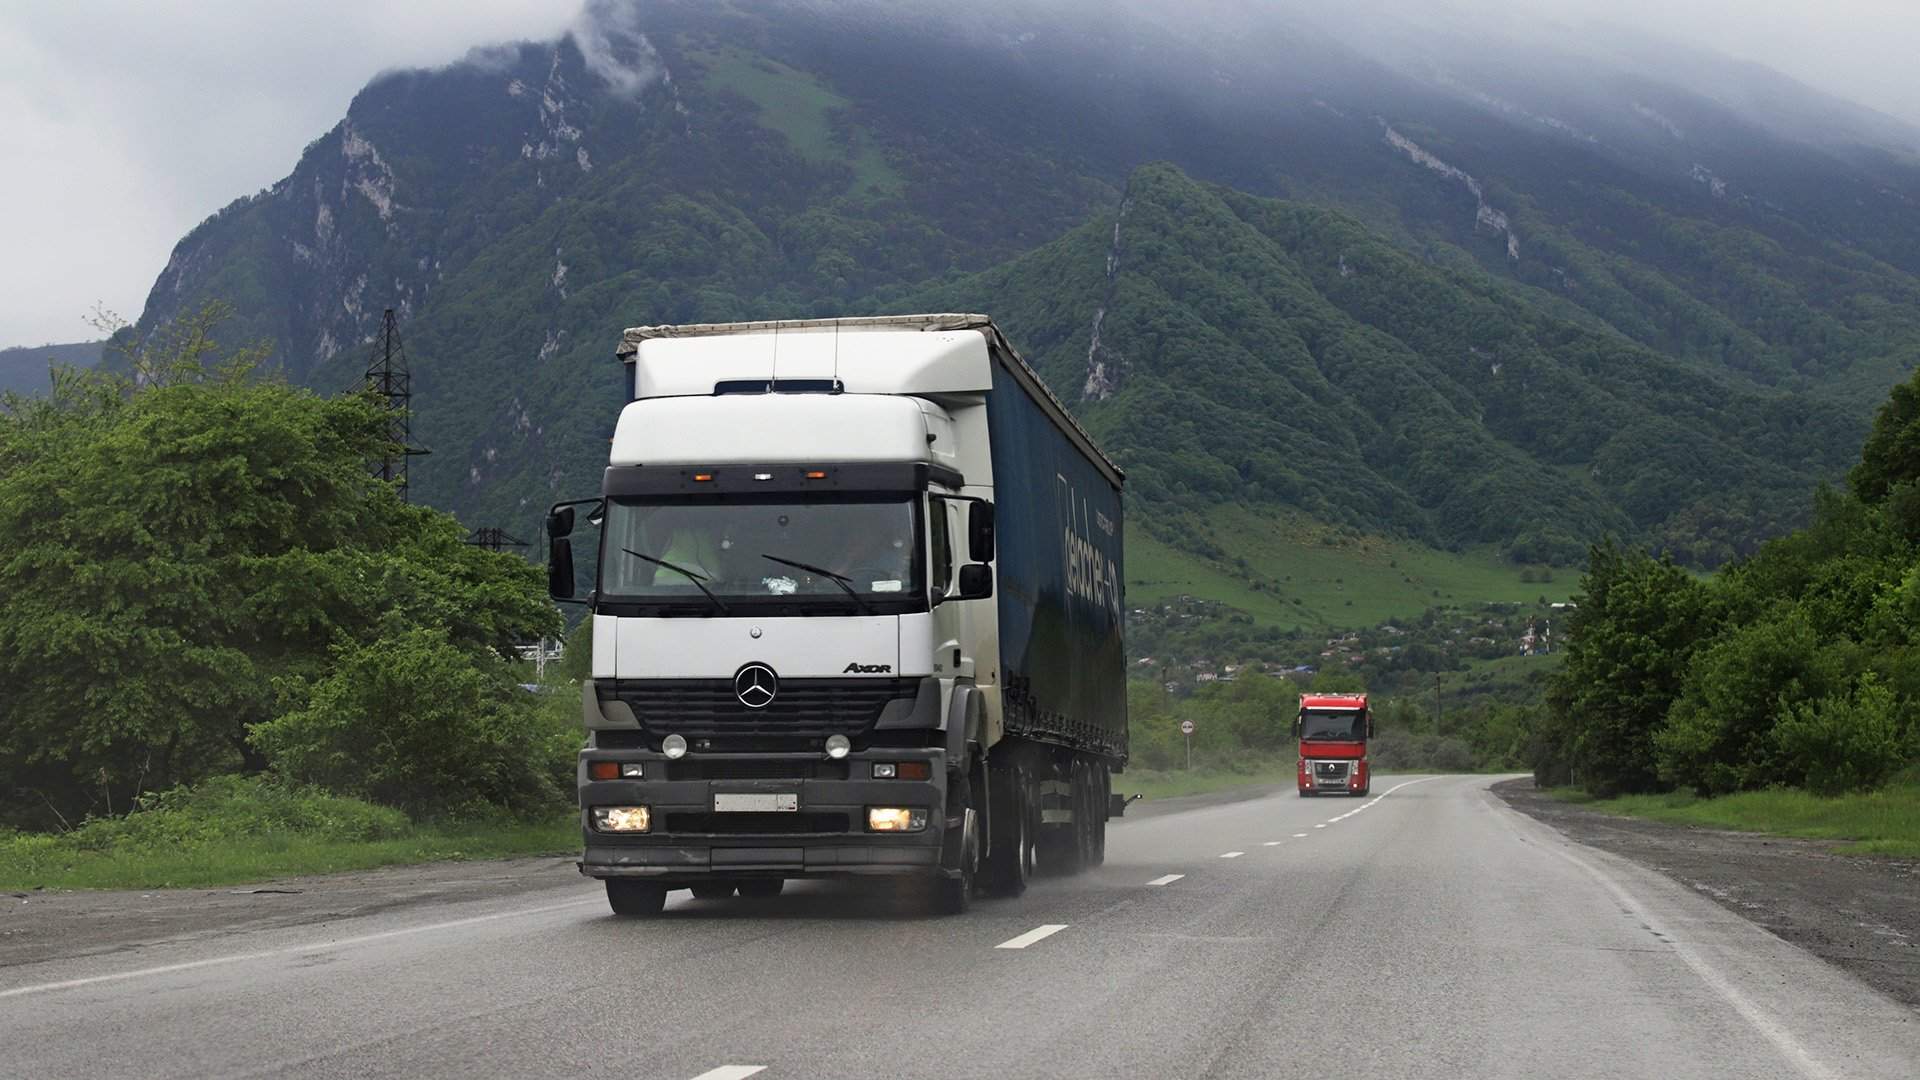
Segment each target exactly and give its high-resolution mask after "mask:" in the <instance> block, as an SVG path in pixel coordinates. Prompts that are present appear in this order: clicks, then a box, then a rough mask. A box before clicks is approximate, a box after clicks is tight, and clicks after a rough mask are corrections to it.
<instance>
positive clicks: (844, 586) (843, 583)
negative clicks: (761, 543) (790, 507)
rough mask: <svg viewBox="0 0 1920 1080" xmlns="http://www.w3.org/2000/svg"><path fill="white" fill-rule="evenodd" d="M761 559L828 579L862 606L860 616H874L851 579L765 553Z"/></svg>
mask: <svg viewBox="0 0 1920 1080" xmlns="http://www.w3.org/2000/svg"><path fill="white" fill-rule="evenodd" d="M760 557H761V558H763V559H766V560H768V561H770V562H777V563H779V564H780V565H781V566H791V567H793V568H794V569H795V570H805V571H806V572H807V573H809V574H819V575H820V576H821V577H823V578H826V579H827V580H828V581H831V582H833V583H834V584H835V585H838V586H840V591H841V592H844V593H846V594H847V595H848V596H850V597H852V598H853V602H854V603H856V604H858V605H860V614H862V615H871V614H873V609H872V608H871V607H868V606H867V602H866V601H865V600H863V599H861V598H860V594H859V593H857V592H854V591H853V581H852V579H851V578H848V577H846V576H845V575H842V574H836V573H834V572H833V571H831V570H828V569H826V568H825V567H821V566H809V565H808V564H806V563H803V562H795V561H793V560H792V559H783V558H781V557H780V556H778V555H768V554H767V553H766V552H764V551H763V552H761V553H760Z"/></svg>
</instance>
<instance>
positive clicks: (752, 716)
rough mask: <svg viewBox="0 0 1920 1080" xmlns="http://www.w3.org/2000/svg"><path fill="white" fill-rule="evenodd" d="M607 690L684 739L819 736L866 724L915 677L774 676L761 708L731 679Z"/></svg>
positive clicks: (643, 718)
mask: <svg viewBox="0 0 1920 1080" xmlns="http://www.w3.org/2000/svg"><path fill="white" fill-rule="evenodd" d="M612 690H613V694H614V696H616V697H618V698H619V699H620V700H621V701H624V702H626V703H627V705H628V706H630V707H631V708H632V709H633V713H634V715H635V716H636V717H638V718H639V720H640V726H641V727H643V728H646V729H647V730H648V731H650V732H657V733H660V734H665V733H667V732H673V733H675V734H679V735H684V736H686V737H687V738H689V739H698V738H721V739H725V738H739V737H742V736H747V737H751V736H771V737H784V738H803V737H804V738H810V739H824V738H826V737H827V736H829V735H846V736H849V737H852V736H855V735H859V734H861V733H862V732H864V731H866V730H867V728H869V727H871V726H873V722H874V721H875V720H877V719H879V717H880V710H881V709H883V708H885V707H886V704H887V702H889V701H893V700H895V699H897V698H910V697H913V696H914V694H915V693H916V692H918V690H919V680H918V679H782V680H781V681H780V692H779V694H778V695H777V696H775V697H774V699H773V702H772V704H769V705H768V706H767V707H766V708H763V709H749V708H747V707H746V706H745V705H742V704H741V703H740V699H739V698H738V697H736V696H734V691H733V681H732V680H731V679H636V680H632V681H627V680H619V681H616V682H614V684H613V687H612Z"/></svg>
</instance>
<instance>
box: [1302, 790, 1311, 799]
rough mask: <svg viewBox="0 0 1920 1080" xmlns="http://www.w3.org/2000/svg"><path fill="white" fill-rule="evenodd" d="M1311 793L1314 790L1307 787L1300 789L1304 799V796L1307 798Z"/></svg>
mask: <svg viewBox="0 0 1920 1080" xmlns="http://www.w3.org/2000/svg"><path fill="white" fill-rule="evenodd" d="M1311 794H1313V792H1311V791H1308V790H1307V789H1306V788H1301V789H1300V797H1301V798H1303V799H1304V798H1306V797H1307V796H1309V795H1311Z"/></svg>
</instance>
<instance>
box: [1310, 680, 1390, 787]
mask: <svg viewBox="0 0 1920 1080" xmlns="http://www.w3.org/2000/svg"><path fill="white" fill-rule="evenodd" d="M1293 734H1294V737H1295V738H1297V739H1299V740H1300V766H1299V776H1298V781H1299V785H1300V797H1301V798H1303V799H1304V798H1306V797H1307V796H1309V795H1318V794H1321V793H1323V792H1325V793H1327V794H1340V795H1365V794H1367V792H1368V791H1370V790H1371V789H1372V783H1373V777H1372V774H1371V770H1370V769H1369V767H1368V763H1367V740H1368V739H1369V738H1371V737H1372V736H1373V714H1372V713H1371V712H1368V711H1367V695H1365V694H1303V695H1301V697H1300V715H1299V716H1298V717H1296V718H1295V719H1294V721H1293Z"/></svg>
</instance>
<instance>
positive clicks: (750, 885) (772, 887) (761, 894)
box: [735, 877, 787, 900]
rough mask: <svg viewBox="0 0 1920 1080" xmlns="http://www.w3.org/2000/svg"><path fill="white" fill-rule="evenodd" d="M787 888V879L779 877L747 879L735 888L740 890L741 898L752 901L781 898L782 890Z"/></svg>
mask: <svg viewBox="0 0 1920 1080" xmlns="http://www.w3.org/2000/svg"><path fill="white" fill-rule="evenodd" d="M786 887H787V879H786V878H777V877H760V878H747V879H746V880H744V881H742V882H741V883H740V884H739V885H737V886H735V888H737V889H739V890H740V895H741V896H744V897H746V898H748V899H750V900H771V899H773V898H774V897H776V896H779V895H780V890H782V889H784V888H786Z"/></svg>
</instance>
